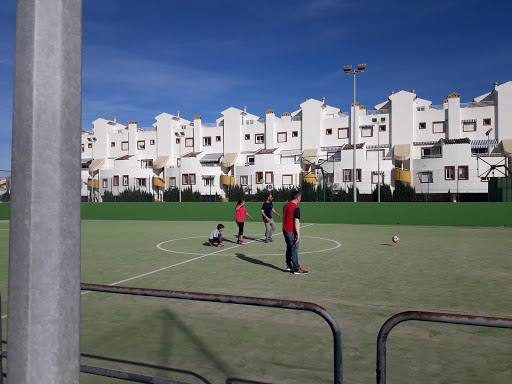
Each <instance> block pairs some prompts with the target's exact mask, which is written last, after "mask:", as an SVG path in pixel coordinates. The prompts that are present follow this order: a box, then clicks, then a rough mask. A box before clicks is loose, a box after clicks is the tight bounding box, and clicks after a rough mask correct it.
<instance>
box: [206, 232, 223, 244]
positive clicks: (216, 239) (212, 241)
mask: <svg viewBox="0 0 512 384" xmlns="http://www.w3.org/2000/svg"><path fill="white" fill-rule="evenodd" d="M208 241H209V242H210V245H215V243H217V244H220V243H222V235H221V234H220V233H219V236H218V237H214V238H213V239H208Z"/></svg>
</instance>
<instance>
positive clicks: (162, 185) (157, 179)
mask: <svg viewBox="0 0 512 384" xmlns="http://www.w3.org/2000/svg"><path fill="white" fill-rule="evenodd" d="M153 185H154V186H155V187H160V188H165V180H164V179H162V178H161V177H156V176H153Z"/></svg>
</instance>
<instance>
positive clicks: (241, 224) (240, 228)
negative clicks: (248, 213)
mask: <svg viewBox="0 0 512 384" xmlns="http://www.w3.org/2000/svg"><path fill="white" fill-rule="evenodd" d="M244 224H245V223H244V222H243V221H237V222H236V225H238V236H242V235H243V234H244Z"/></svg>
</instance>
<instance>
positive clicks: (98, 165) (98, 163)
mask: <svg viewBox="0 0 512 384" xmlns="http://www.w3.org/2000/svg"><path fill="white" fill-rule="evenodd" d="M103 164H105V159H96V160H93V161H92V163H91V165H89V171H91V172H95V171H97V170H98V169H100V168H101V167H103Z"/></svg>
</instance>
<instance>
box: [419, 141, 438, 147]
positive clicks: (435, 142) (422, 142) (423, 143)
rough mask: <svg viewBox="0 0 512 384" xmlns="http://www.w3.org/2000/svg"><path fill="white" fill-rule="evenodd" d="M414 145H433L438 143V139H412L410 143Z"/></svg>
mask: <svg viewBox="0 0 512 384" xmlns="http://www.w3.org/2000/svg"><path fill="white" fill-rule="evenodd" d="M412 144H413V145H414V146H420V145H435V144H439V140H436V141H414V142H413V143H412Z"/></svg>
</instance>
